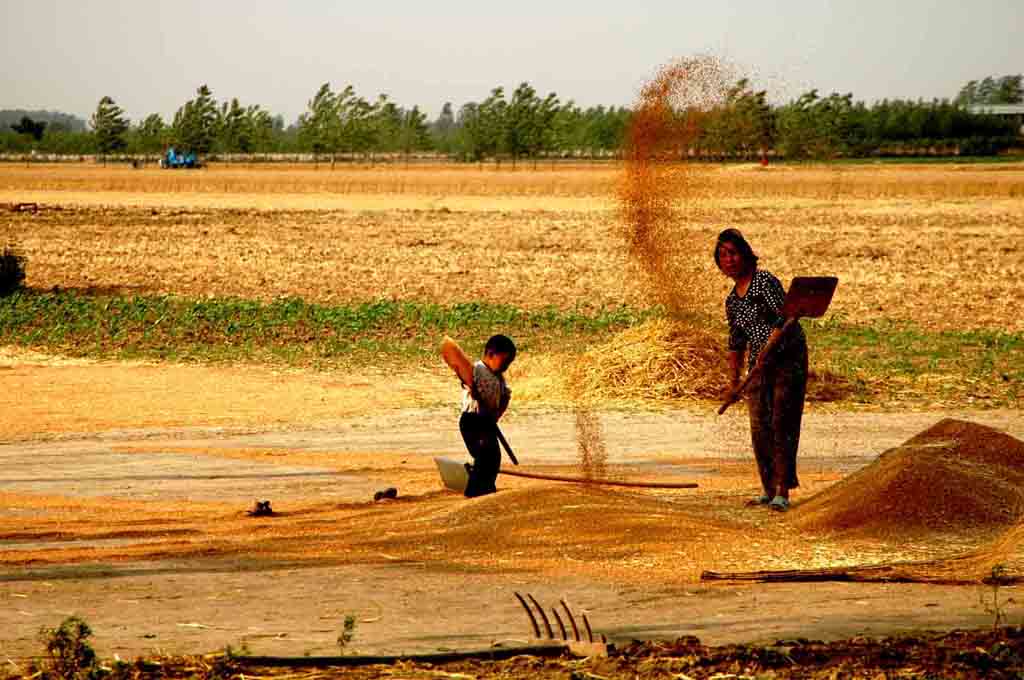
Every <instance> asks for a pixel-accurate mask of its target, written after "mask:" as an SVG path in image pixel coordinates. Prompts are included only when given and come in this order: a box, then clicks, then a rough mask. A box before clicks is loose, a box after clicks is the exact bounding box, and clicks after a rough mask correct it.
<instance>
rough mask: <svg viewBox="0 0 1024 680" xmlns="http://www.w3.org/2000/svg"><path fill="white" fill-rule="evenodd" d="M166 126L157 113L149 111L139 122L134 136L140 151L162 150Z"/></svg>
mask: <svg viewBox="0 0 1024 680" xmlns="http://www.w3.org/2000/svg"><path fill="white" fill-rule="evenodd" d="M166 134H167V126H166V125H165V124H164V119H163V118H161V117H160V114H159V113H151V114H149V115H148V116H146V118H145V119H144V120H143V121H142V122H141V123H139V126H138V127H137V128H136V129H135V136H136V139H137V140H138V146H139V148H140V150H141V151H143V152H146V153H154V152H160V151H163V148H164V146H165V144H166V139H165V137H166Z"/></svg>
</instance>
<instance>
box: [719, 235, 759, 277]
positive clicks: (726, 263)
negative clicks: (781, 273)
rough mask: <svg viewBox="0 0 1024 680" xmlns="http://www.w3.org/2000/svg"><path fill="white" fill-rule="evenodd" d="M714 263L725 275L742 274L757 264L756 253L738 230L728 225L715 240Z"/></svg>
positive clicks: (751, 269)
mask: <svg viewBox="0 0 1024 680" xmlns="http://www.w3.org/2000/svg"><path fill="white" fill-rule="evenodd" d="M715 264H717V265H718V268H719V269H721V270H722V273H723V274H725V275H726V276H731V277H735V276H742V275H743V274H746V273H748V272H750V271H753V269H754V268H755V267H756V266H757V255H756V254H754V249H753V248H751V247H750V244H749V243H747V239H745V238H743V234H741V233H740V230H739V229H733V228H731V227H730V228H729V229H725V230H723V231H722V233H720V234H719V235H718V240H717V241H716V242H715Z"/></svg>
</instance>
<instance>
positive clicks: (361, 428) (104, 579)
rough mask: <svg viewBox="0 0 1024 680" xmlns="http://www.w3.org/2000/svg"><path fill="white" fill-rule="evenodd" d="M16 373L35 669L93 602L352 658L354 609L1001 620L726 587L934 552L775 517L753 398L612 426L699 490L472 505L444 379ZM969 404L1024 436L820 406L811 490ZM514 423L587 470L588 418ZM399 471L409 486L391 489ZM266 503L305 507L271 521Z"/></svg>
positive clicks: (417, 641) (740, 628)
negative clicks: (710, 575)
mask: <svg viewBox="0 0 1024 680" xmlns="http://www.w3.org/2000/svg"><path fill="white" fill-rule="evenodd" d="M6 365H7V368H4V369H2V370H0V380H3V381H4V384H5V386H6V387H7V388H8V389H5V390H3V391H2V394H0V413H3V414H4V415H3V417H2V418H0V437H2V441H0V463H2V464H0V602H2V603H3V606H2V607H0V631H3V633H2V634H0V638H2V639H0V648H2V650H3V651H4V652H5V653H6V654H7V655H9V656H11V657H12V658H14V657H19V656H24V655H28V654H33V653H37V652H38V651H39V643H38V639H37V632H38V630H39V629H40V627H42V626H53V625H56V624H58V623H59V622H60V620H61V619H62V618H63V617H65V616H67V615H71V614H77V615H80V616H82V617H83V618H85V619H86V620H87V621H88V622H89V623H90V625H91V626H92V627H93V628H94V630H95V631H96V633H97V646H98V648H99V649H100V650H101V652H102V653H103V654H107V655H109V654H112V653H115V652H116V653H118V654H120V655H121V656H122V657H126V656H127V657H130V656H132V655H135V654H140V653H145V652H150V651H153V650H155V649H159V650H161V651H165V652H195V651H206V650H212V649H216V648H219V647H223V646H224V645H226V644H232V645H237V644H239V643H240V642H244V643H245V644H246V645H247V646H248V647H249V648H250V649H252V650H253V651H254V652H258V653H271V654H293V655H301V654H303V653H307V652H308V653H312V654H326V653H330V652H332V651H333V649H334V640H335V638H336V637H337V634H338V632H339V630H340V624H341V621H342V620H343V618H344V616H345V615H346V614H349V613H351V614H355V615H357V616H358V617H359V619H360V623H359V624H358V627H357V635H356V640H355V642H354V646H355V647H357V648H358V649H359V650H361V651H368V652H373V651H382V652H384V651H389V652H397V651H427V650H435V649H439V648H445V647H461V648H465V647H473V646H479V645H481V644H489V643H490V642H492V641H495V640H509V639H524V638H525V637H526V636H527V633H528V630H529V629H528V624H527V621H526V619H525V617H524V616H523V614H522V612H521V611H520V610H519V609H518V604H517V603H516V602H515V600H514V598H513V596H512V592H513V591H514V590H527V591H529V592H532V593H534V594H535V595H536V596H537V597H538V598H540V599H541V600H543V601H544V602H546V603H548V602H550V603H552V604H553V603H554V602H555V601H556V600H557V599H558V598H559V597H561V596H567V597H568V599H569V600H570V601H571V602H572V603H573V604H574V606H576V607H578V608H580V609H586V610H587V611H589V612H590V614H589V616H590V618H591V620H592V621H593V623H594V625H595V627H596V628H597V629H598V630H600V631H602V632H605V633H606V634H608V635H609V636H610V637H612V638H613V639H616V640H626V639H629V638H631V637H654V636H674V635H680V634H684V633H692V634H697V635H699V636H700V637H702V638H703V639H705V640H707V641H708V642H714V643H721V642H730V641H740V640H749V639H761V640H767V639H772V638H776V637H796V636H802V637H826V638H835V637H842V636H848V635H853V634H857V633H861V632H867V633H871V634H881V633H888V632H894V631H898V630H906V629H908V628H918V627H940V628H948V627H954V626H969V625H971V626H973V625H981V624H984V623H987V622H989V621H991V615H990V614H987V613H986V612H985V609H984V607H983V606H982V605H981V604H979V600H978V594H979V593H978V591H977V590H976V589H974V588H963V587H961V588H954V587H937V586H892V585H865V584H859V585H853V584H814V585H800V586H795V585H785V586H782V585H775V586H767V585H763V586H743V587H733V586H715V587H706V586H703V585H701V584H700V583H699V582H698V581H697V580H696V575H697V574H699V570H700V569H701V568H702V567H707V566H709V565H710V566H712V567H720V568H728V567H730V566H734V567H735V566H737V565H744V564H745V565H755V566H756V565H758V564H762V563H764V562H766V561H767V562H768V563H771V564H777V563H779V562H780V561H785V560H786V559H789V560H791V561H794V562H796V563H801V564H802V563H811V562H813V561H814V560H819V559H833V560H834V559H876V560H877V559H883V558H885V557H886V556H891V555H894V554H895V555H905V556H908V557H913V556H914V555H917V554H918V553H921V554H927V551H928V550H929V549H930V548H929V546H921V545H916V544H914V543H913V541H910V540H908V541H907V545H903V546H898V547H893V546H887V545H884V544H877V543H871V542H866V541H861V542H854V543H849V542H847V543H843V542H838V541H834V540H832V539H830V538H829V537H826V536H818V537H808V536H806V535H802V534H799V533H798V532H796V531H795V530H794V528H793V526H792V525H790V524H786V523H785V522H782V521H780V520H779V518H778V517H776V516H773V515H770V514H758V515H751V514H750V513H749V511H747V510H745V509H743V508H742V503H743V500H744V499H745V498H746V497H747V496H748V495H750V494H752V493H753V491H754V486H755V485H754V479H753V472H752V469H751V468H750V465H749V462H748V456H749V454H748V452H747V444H746V436H747V434H746V424H745V421H744V416H743V414H742V412H740V411H738V410H737V411H736V412H734V413H730V414H728V415H727V416H726V417H724V418H717V417H715V416H714V415H713V413H712V412H709V411H708V410H706V409H701V408H699V407H694V408H692V409H686V410H672V411H660V412H649V411H617V412H605V413H601V414H599V415H600V420H601V423H602V427H603V430H604V441H605V445H606V447H607V450H608V452H609V458H608V466H609V469H610V470H611V471H612V472H613V473H614V474H618V475H622V476H628V477H631V478H658V479H693V480H696V481H698V482H699V483H700V484H701V488H700V489H698V490H696V491H693V492H679V493H656V494H641V493H636V494H634V493H619V492H604V491H600V492H599V491H579V490H577V488H575V487H567V486H564V485H562V486H559V485H553V484H545V483H538V482H530V481H524V480H511V479H507V478H502V479H501V480H500V485H501V487H502V489H503V490H504V491H503V493H502V494H498V495H497V496H496V497H491V498H490V499H476V500H474V501H465V500H463V499H461V498H458V497H455V496H449V495H444V494H439V493H438V481H437V477H436V473H435V471H434V470H433V464H432V461H431V456H433V455H438V454H443V455H451V456H461V455H462V444H461V442H460V441H459V437H458V434H457V432H456V430H455V428H454V412H453V411H454V409H453V408H451V407H445V408H440V407H424V404H432V403H440V402H442V401H445V400H446V399H447V398H448V397H450V396H451V395H450V392H451V390H450V389H449V387H450V386H447V383H444V385H442V383H441V381H440V380H439V379H438V378H436V377H435V376H433V375H432V374H422V375H420V374H417V375H410V376H406V377H399V378H398V379H397V380H396V379H394V378H393V377H390V376H389V377H388V380H387V381H384V380H383V379H382V377H381V376H376V377H375V376H373V375H372V374H369V373H368V374H366V375H360V376H354V375H349V376H347V377H339V376H324V375H321V376H320V377H314V376H312V375H310V374H305V373H301V372H274V371H270V370H262V371H261V370H251V369H249V368H244V367H243V368H228V367H212V368H211V367H201V366H157V365H138V366H136V365H117V364H102V365H101V364H90V363H88V362H60V361H57V360H53V359H51V358H44V357H36V358H34V359H31V360H29V359H27V358H26V357H24V356H21V357H20V358H18V357H15V358H12V357H11V356H10V355H9V356H8V358H7V361H6ZM395 384H398V385H402V386H404V387H401V388H399V389H395V388H394V386H395ZM947 415H954V416H958V417H962V418H968V419H971V420H974V421H976V422H981V423H986V424H990V425H992V426H994V427H997V428H999V429H1002V430H1004V431H1006V432H1009V433H1010V434H1012V435H1014V436H1017V437H1020V438H1024V418H1022V417H1021V415H1022V414H1021V412H1020V411H986V412H942V413H939V412H922V413H874V412H872V413H855V412H834V411H826V410H821V409H817V410H812V411H811V412H810V413H808V415H807V421H806V426H805V430H804V435H803V439H802V449H801V451H802V453H801V470H802V476H803V477H804V488H803V489H802V490H801V494H802V495H809V494H811V493H813V492H814V491H816V490H819V489H822V488H825V487H826V486H828V485H829V484H832V483H834V482H835V481H836V480H837V479H839V478H841V477H842V476H843V475H845V474H848V473H849V472H850V471H852V470H854V469H857V468H859V467H860V466H862V465H864V464H865V463H867V462H869V461H870V460H872V459H873V458H874V457H875V456H877V455H878V453H880V452H882V451H884V450H885V449H887V448H889V447H891V446H894V445H896V444H899V443H900V442H902V441H904V440H906V439H907V438H908V437H909V436H911V435H913V434H915V433H917V432H919V431H921V430H922V429H924V428H926V427H927V426H929V425H931V424H932V423H934V422H935V421H937V420H939V419H940V418H941V417H943V416H947ZM505 429H506V431H507V433H508V434H509V437H510V439H511V440H512V442H513V445H514V446H515V447H516V449H517V451H518V452H519V455H520V458H521V459H522V461H523V465H524V467H527V466H531V467H535V468H541V469H552V470H562V471H570V472H571V471H572V470H573V468H574V467H575V466H576V465H577V463H578V457H577V450H576V440H575V432H574V418H573V415H572V413H570V412H568V411H566V410H565V409H559V408H554V407H541V406H537V405H535V406H533V407H530V408H525V409H521V410H517V411H516V412H514V413H512V414H510V416H509V419H508V422H507V424H506V425H505ZM384 485H395V486H397V487H398V488H399V489H400V494H401V495H400V500H399V501H398V502H396V503H393V504H384V505H375V504H373V503H372V502H368V501H369V499H370V497H371V495H372V493H373V492H374V491H375V490H376V489H379V488H381V486H384ZM255 498H269V499H272V500H273V502H274V506H275V509H277V510H278V511H279V512H282V513H283V514H282V516H280V517H278V518H273V519H269V520H253V519H251V518H247V517H245V513H244V510H245V509H246V508H248V507H250V506H251V504H252V502H253V500H254V499H255ZM796 512H799V506H797V508H796V509H795V510H794V513H796ZM659 517H663V518H664V519H659ZM958 540H964V539H962V537H961V538H960V539H958ZM967 540H969V539H967ZM979 540H980V539H979ZM691 541H692V546H689V545H688V544H689V543H690V542H691ZM951 541H952V539H951ZM949 545H953V543H952V542H951V543H950V544H949ZM690 547H692V550H690ZM946 548H947V549H948V548H949V546H948V545H947V546H946ZM687 550H690V552H687ZM851 551H852V552H851Z"/></svg>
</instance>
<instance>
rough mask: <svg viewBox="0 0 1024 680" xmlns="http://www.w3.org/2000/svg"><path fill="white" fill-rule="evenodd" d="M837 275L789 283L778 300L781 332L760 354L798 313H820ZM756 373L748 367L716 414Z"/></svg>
mask: <svg viewBox="0 0 1024 680" xmlns="http://www.w3.org/2000/svg"><path fill="white" fill-rule="evenodd" d="M838 283H839V279H838V278H836V277H834V276H798V277H796V278H795V279H793V282H792V283H790V284H789V291H788V292H787V293H786V299H785V301H784V302H783V303H782V312H781V314H782V316H783V317H784V318H785V319H786V323H784V324H783V325H782V332H781V333H779V335H778V336H777V337H776V338H775V342H771V341H769V342H768V343H766V344H765V346H764V349H762V350H761V354H762V355H763V356H764V357H766V358H767V356H768V353H769V352H771V351H772V350H773V349H775V345H776V344H777V343H778V340H779V339H780V338H784V337H785V336H786V332H787V331H788V330H789V327H790V326H792V325H793V324H795V323H796V322H797V320H799V319H800V318H801V317H805V316H806V317H810V318H812V319H816V318H818V317H820V316H822V315H823V314H824V313H825V311H826V310H827V309H828V306H829V303H831V302H832V295H833V294H834V293H835V292H836V285H837V284H838ZM755 375H757V367H756V366H755V367H754V368H752V369H750V371H749V372H748V373H747V377H746V379H745V380H744V381H743V383H742V384H740V386H739V387H737V388H736V389H735V390H734V391H733V392H732V393H730V394H729V396H728V397H727V398H726V400H725V403H724V404H722V406H721V408H719V409H718V415H722V414H723V413H725V410H726V409H727V408H729V407H730V406H732V405H733V404H735V403H736V402H737V401H739V400H740V398H741V397H742V396H743V392H744V391H746V389H747V385H749V384H750V381H751V380H752V379H753V377H754V376H755Z"/></svg>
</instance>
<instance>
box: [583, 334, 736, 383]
mask: <svg viewBox="0 0 1024 680" xmlns="http://www.w3.org/2000/svg"><path fill="white" fill-rule="evenodd" d="M723 347H724V342H723V340H722V339H721V338H720V337H717V336H715V335H712V334H711V333H709V332H708V331H706V330H704V329H702V328H700V327H698V326H695V325H691V324H689V323H686V322H683V321H673V320H668V319H655V320H652V321H648V322H646V323H643V324H641V325H639V326H634V327H633V328H630V329H628V330H626V331H623V332H622V333H619V334H618V335H616V336H614V337H613V338H612V339H611V340H609V341H608V342H606V343H604V344H602V345H599V346H597V347H595V348H593V349H591V350H589V351H588V352H586V353H585V354H583V355H582V356H581V357H579V359H578V360H577V361H576V362H575V363H574V364H573V365H572V367H571V368H570V371H569V374H568V382H569V389H570V391H571V393H572V394H573V395H574V396H575V397H576V399H577V400H578V401H579V402H580V403H588V402H590V403H593V402H606V401H613V400H622V399H629V400H634V399H635V400H652V401H665V400H673V399H683V398H690V399H714V398H716V397H718V396H719V395H721V393H722V389H723V387H724V386H725V385H727V384H728V378H727V372H726V371H727V367H726V363H725V352H724V351H723Z"/></svg>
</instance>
